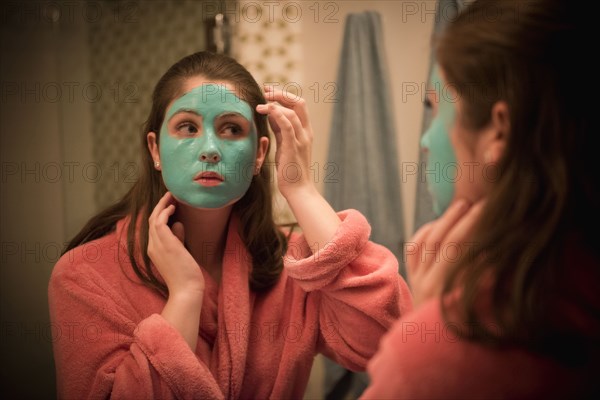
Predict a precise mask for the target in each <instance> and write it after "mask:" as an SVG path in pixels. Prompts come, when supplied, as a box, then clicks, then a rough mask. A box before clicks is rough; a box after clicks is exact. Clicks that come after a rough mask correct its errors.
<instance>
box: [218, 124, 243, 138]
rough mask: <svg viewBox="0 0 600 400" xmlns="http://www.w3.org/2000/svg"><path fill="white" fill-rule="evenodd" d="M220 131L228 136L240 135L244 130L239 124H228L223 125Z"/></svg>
mask: <svg viewBox="0 0 600 400" xmlns="http://www.w3.org/2000/svg"><path fill="white" fill-rule="evenodd" d="M221 132H223V133H224V134H225V135H228V136H241V135H242V134H243V133H244V130H243V129H242V128H241V127H240V126H239V125H236V124H228V125H225V126H224V127H223V129H222V130H221Z"/></svg>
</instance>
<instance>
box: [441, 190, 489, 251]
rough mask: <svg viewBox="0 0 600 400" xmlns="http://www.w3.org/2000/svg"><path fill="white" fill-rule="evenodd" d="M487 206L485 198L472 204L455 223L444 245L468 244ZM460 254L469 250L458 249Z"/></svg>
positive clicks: (447, 246) (446, 246) (445, 246)
mask: <svg viewBox="0 0 600 400" xmlns="http://www.w3.org/2000/svg"><path fill="white" fill-rule="evenodd" d="M484 206H485V200H482V201H479V202H477V203H475V204H474V205H472V206H471V207H470V208H469V209H468V211H467V212H466V213H465V214H464V215H463V217H462V218H460V220H459V221H458V222H456V224H454V225H453V227H452V229H451V230H450V231H449V232H448V234H447V235H446V237H445V238H444V240H443V242H442V247H444V248H449V246H450V244H462V245H467V244H468V240H470V237H471V233H472V232H473V228H474V227H475V224H476V223H477V221H479V218H480V216H481V212H482V210H483V208H484ZM458 251H459V252H460V254H467V253H468V251H466V250H465V249H460V248H459V249H458Z"/></svg>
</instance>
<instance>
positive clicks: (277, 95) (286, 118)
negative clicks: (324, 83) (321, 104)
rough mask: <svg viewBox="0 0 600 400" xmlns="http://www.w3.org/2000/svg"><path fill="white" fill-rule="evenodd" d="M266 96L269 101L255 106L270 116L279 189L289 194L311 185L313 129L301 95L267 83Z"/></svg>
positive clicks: (312, 184) (286, 195)
mask: <svg viewBox="0 0 600 400" xmlns="http://www.w3.org/2000/svg"><path fill="white" fill-rule="evenodd" d="M265 97H266V98H267V100H268V101H269V104H261V105H258V106H257V107H256V110H257V111H258V112H259V113H261V114H266V115H268V117H269V124H270V125H271V129H272V130H273V133H274V135H275V141H276V144H277V151H276V153H275V162H276V163H277V181H278V186H279V191H280V192H281V194H282V195H283V196H284V197H286V198H288V197H289V196H290V195H292V194H293V193H295V192H299V191H302V190H304V189H312V188H313V187H314V183H313V182H312V181H311V178H310V177H311V175H310V161H311V151H312V140H313V131H312V127H311V125H310V121H309V119H308V111H307V108H306V102H305V101H304V99H303V98H301V97H298V96H295V95H293V94H291V93H289V92H285V91H282V90H275V89H273V88H271V87H268V86H267V87H265Z"/></svg>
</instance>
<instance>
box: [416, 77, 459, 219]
mask: <svg viewBox="0 0 600 400" xmlns="http://www.w3.org/2000/svg"><path fill="white" fill-rule="evenodd" d="M429 82H430V85H431V87H432V89H433V90H435V95H436V96H437V98H438V99H439V102H438V111H437V114H436V116H435V117H434V118H433V119H432V121H431V124H430V125H429V129H427V131H426V132H425V133H424V134H423V137H422V138H421V149H424V148H426V149H427V150H428V152H427V168H426V171H425V177H426V179H427V188H428V190H429V193H430V194H431V197H432V200H433V211H434V212H435V213H436V214H437V215H438V216H439V215H441V214H443V213H444V211H446V209H447V208H448V206H449V205H450V202H451V201H452V198H453V197H454V182H455V181H456V173H457V163H456V156H455V154H454V149H453V148H452V144H451V142H450V130H451V128H452V125H453V124H454V120H455V115H456V113H455V110H454V103H453V102H452V100H454V99H449V98H448V90H444V89H445V88H444V83H443V82H442V80H441V78H440V73H439V69H438V66H437V65H436V66H435V67H434V68H433V71H432V73H431V78H430V80H429Z"/></svg>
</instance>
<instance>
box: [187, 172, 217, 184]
mask: <svg viewBox="0 0 600 400" xmlns="http://www.w3.org/2000/svg"><path fill="white" fill-rule="evenodd" d="M194 181H195V182H196V183H198V184H200V185H202V186H217V185H220V184H221V183H223V181H225V178H223V176H222V175H221V174H219V173H217V172H210V171H206V172H201V173H199V174H198V175H196V177H195V178H194Z"/></svg>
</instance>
